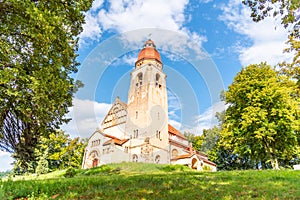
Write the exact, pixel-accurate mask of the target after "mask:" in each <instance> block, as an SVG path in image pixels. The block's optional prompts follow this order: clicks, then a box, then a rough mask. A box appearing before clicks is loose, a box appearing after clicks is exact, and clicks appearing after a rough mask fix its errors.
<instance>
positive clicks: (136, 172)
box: [0, 163, 300, 200]
mask: <svg viewBox="0 0 300 200" xmlns="http://www.w3.org/2000/svg"><path fill="white" fill-rule="evenodd" d="M62 174H63V172H57V173H52V174H48V175H47V176H44V178H45V179H44V180H41V179H39V178H41V177H39V178H37V179H32V180H15V181H13V180H7V181H4V182H2V183H1V187H0V199H16V198H29V199H30V198H31V199H50V198H51V199H122V200H125V199H180V200H181V199H300V190H299V185H300V171H292V170H281V171H272V170H267V171H255V170H249V171H230V172H215V173H211V172H197V171H193V170H190V169H188V168H185V167H183V168H182V167H181V166H168V165H153V164H142V163H121V164H113V165H108V166H105V167H100V168H94V169H91V170H78V171H77V175H76V176H75V177H73V178H64V177H63V176H62Z"/></svg>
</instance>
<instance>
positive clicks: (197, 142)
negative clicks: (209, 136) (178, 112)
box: [184, 132, 203, 151]
mask: <svg viewBox="0 0 300 200" xmlns="http://www.w3.org/2000/svg"><path fill="white" fill-rule="evenodd" d="M184 136H185V137H186V138H187V139H188V141H189V142H191V143H192V145H193V148H194V149H195V150H198V151H200V149H201V145H202V142H203V136H201V135H195V134H193V133H188V132H184Z"/></svg>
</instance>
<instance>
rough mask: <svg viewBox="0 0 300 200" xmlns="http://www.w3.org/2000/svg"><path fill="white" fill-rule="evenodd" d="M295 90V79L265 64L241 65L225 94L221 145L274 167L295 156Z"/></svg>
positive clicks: (296, 138)
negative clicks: (240, 69) (225, 105)
mask: <svg viewBox="0 0 300 200" xmlns="http://www.w3.org/2000/svg"><path fill="white" fill-rule="evenodd" d="M294 91H295V84H294V82H292V81H289V80H288V79H287V78H286V77H284V76H279V75H278V74H277V73H276V71H274V70H273V69H271V67H270V66H268V65H267V64H265V63H261V64H260V65H250V66H248V67H246V68H243V69H242V71H241V72H240V73H238V74H237V76H236V77H235V79H234V81H233V83H232V84H231V85H230V86H229V90H228V91H227V92H226V93H225V100H226V103H227V104H228V105H229V107H228V109H227V110H226V117H225V122H224V124H223V130H222V137H221V146H223V147H224V148H225V149H230V150H234V153H235V154H237V155H239V156H240V157H245V158H247V157H248V158H251V159H252V160H254V161H256V162H262V163H268V162H270V163H271V165H272V167H273V168H276V169H278V168H279V166H278V164H279V163H278V160H279V159H283V160H290V159H292V158H294V157H295V156H297V154H299V148H298V145H299V143H298V141H299V127H300V126H299V107H298V104H297V102H296V101H295V100H294V98H293V94H294ZM297 140H298V141H297Z"/></svg>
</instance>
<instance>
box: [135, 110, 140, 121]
mask: <svg viewBox="0 0 300 200" xmlns="http://www.w3.org/2000/svg"><path fill="white" fill-rule="evenodd" d="M138 117H139V112H138V111H136V112H135V119H137V118H138Z"/></svg>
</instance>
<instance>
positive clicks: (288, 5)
mask: <svg viewBox="0 0 300 200" xmlns="http://www.w3.org/2000/svg"><path fill="white" fill-rule="evenodd" d="M243 4H245V5H247V6H249V8H250V9H251V17H252V19H253V21H255V22H258V21H261V20H263V19H264V18H265V17H268V16H273V17H275V16H278V15H280V17H281V23H282V24H283V25H284V27H285V28H287V27H288V26H292V27H293V30H292V32H291V36H295V37H296V38H298V39H299V28H300V13H299V8H300V1H298V0H272V1H271V0H243Z"/></svg>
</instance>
